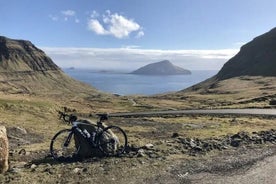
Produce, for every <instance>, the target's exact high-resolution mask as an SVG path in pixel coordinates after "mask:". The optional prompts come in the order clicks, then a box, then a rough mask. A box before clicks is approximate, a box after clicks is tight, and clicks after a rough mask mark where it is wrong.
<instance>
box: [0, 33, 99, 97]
mask: <svg viewBox="0 0 276 184" xmlns="http://www.w3.org/2000/svg"><path fill="white" fill-rule="evenodd" d="M91 91H93V92H95V91H96V90H94V89H92V87H90V86H88V85H85V84H83V83H81V82H78V81H76V80H74V79H72V78H70V77H69V76H67V75H65V74H64V73H63V71H62V70H61V69H60V68H59V67H58V66H57V65H56V64H55V63H54V62H53V61H52V60H51V59H50V58H49V57H48V56H47V55H46V54H45V53H44V52H43V51H42V50H40V49H39V48H37V47H36V46H35V45H33V44H32V43H31V42H30V41H26V40H14V39H10V38H6V37H3V36H0V92H2V93H8V94H10V93H13V94H14V93H15V94H18V93H23V94H25V93H27V94H66V93H72V92H73V93H76V92H77V93H82V92H83V93H88V92H91Z"/></svg>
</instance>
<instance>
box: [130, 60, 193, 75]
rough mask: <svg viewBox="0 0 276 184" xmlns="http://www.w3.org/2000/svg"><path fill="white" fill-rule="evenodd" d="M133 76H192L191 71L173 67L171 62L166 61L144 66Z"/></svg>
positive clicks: (134, 72)
mask: <svg viewBox="0 0 276 184" xmlns="http://www.w3.org/2000/svg"><path fill="white" fill-rule="evenodd" d="M131 74H138V75H188V74H191V72H190V71H189V70H186V69H183V68H181V67H178V66H175V65H173V64H172V63H171V62H170V61H168V60H164V61H160V62H157V63H152V64H148V65H146V66H143V67H141V68H139V69H137V70H135V71H133V72H131Z"/></svg>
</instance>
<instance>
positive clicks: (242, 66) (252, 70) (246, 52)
mask: <svg viewBox="0 0 276 184" xmlns="http://www.w3.org/2000/svg"><path fill="white" fill-rule="evenodd" d="M246 75H247V76H276V28H274V29H272V30H271V31H269V32H267V33H265V34H263V35H261V36H258V37H256V38H255V39H253V40H252V41H251V42H249V43H247V44H245V45H244V46H242V47H241V49H240V52H239V53H238V54H237V55H235V56H234V57H233V58H231V59H230V60H229V61H228V62H227V63H225V64H224V66H223V67H222V69H221V70H220V71H219V73H218V74H217V75H216V78H217V79H219V80H223V79H228V78H232V77H237V76H246Z"/></svg>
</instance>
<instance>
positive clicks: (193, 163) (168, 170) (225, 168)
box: [0, 127, 276, 183]
mask: <svg viewBox="0 0 276 184" xmlns="http://www.w3.org/2000/svg"><path fill="white" fill-rule="evenodd" d="M159 136H160V135H159ZM8 137H9V140H10V170H9V171H8V172H7V173H6V174H5V175H0V181H1V183H91V182H93V183H94V182H95V183H215V182H217V183H220V182H221V181H223V180H219V178H221V177H222V178H227V177H229V176H233V175H240V174H241V173H243V172H245V171H246V170H248V169H249V168H251V166H252V165H253V164H254V163H256V162H257V161H260V160H263V159H265V158H267V157H269V156H275V153H276V145H275V144H276V130H273V129H271V130H267V131H258V132H238V133H236V134H231V135H225V136H220V137H216V138H204V139H203V138H202V139H199V138H190V137H184V136H181V135H179V134H178V133H176V132H175V133H173V134H171V135H170V136H167V137H166V136H164V137H163V138H162V139H159V140H158V139H151V141H150V142H149V143H146V144H142V145H141V143H138V142H137V141H135V139H130V145H129V147H128V149H127V151H126V153H125V154H124V155H123V156H122V157H116V158H114V157H109V158H90V159H86V160H83V161H81V162H79V161H78V162H77V161H72V162H63V163H62V162H56V161H54V160H53V159H52V158H51V156H50V155H49V151H48V148H45V149H38V150H36V151H30V150H31V149H30V150H29V149H28V148H27V147H26V148H25V149H18V148H19V147H20V146H22V145H33V144H37V143H39V142H41V141H43V136H42V135H38V134H35V133H28V132H27V130H25V129H24V128H20V127H9V128H8ZM153 137H154V136H153ZM209 178H211V179H212V180H209ZM210 181H214V182H210ZM229 181H230V179H229ZM226 183H227V182H226Z"/></svg>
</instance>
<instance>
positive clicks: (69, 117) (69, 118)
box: [58, 111, 108, 124]
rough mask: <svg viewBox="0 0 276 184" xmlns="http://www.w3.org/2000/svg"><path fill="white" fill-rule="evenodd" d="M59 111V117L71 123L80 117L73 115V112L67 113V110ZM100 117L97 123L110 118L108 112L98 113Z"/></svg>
mask: <svg viewBox="0 0 276 184" xmlns="http://www.w3.org/2000/svg"><path fill="white" fill-rule="evenodd" d="M58 113H59V119H62V120H63V121H64V122H66V123H68V124H70V123H73V122H74V121H77V119H78V117H77V116H75V115H73V114H66V113H65V112H62V111H58ZM96 115H97V116H98V117H99V120H98V122H97V123H99V124H101V123H102V121H105V120H108V114H107V113H104V114H96Z"/></svg>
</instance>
